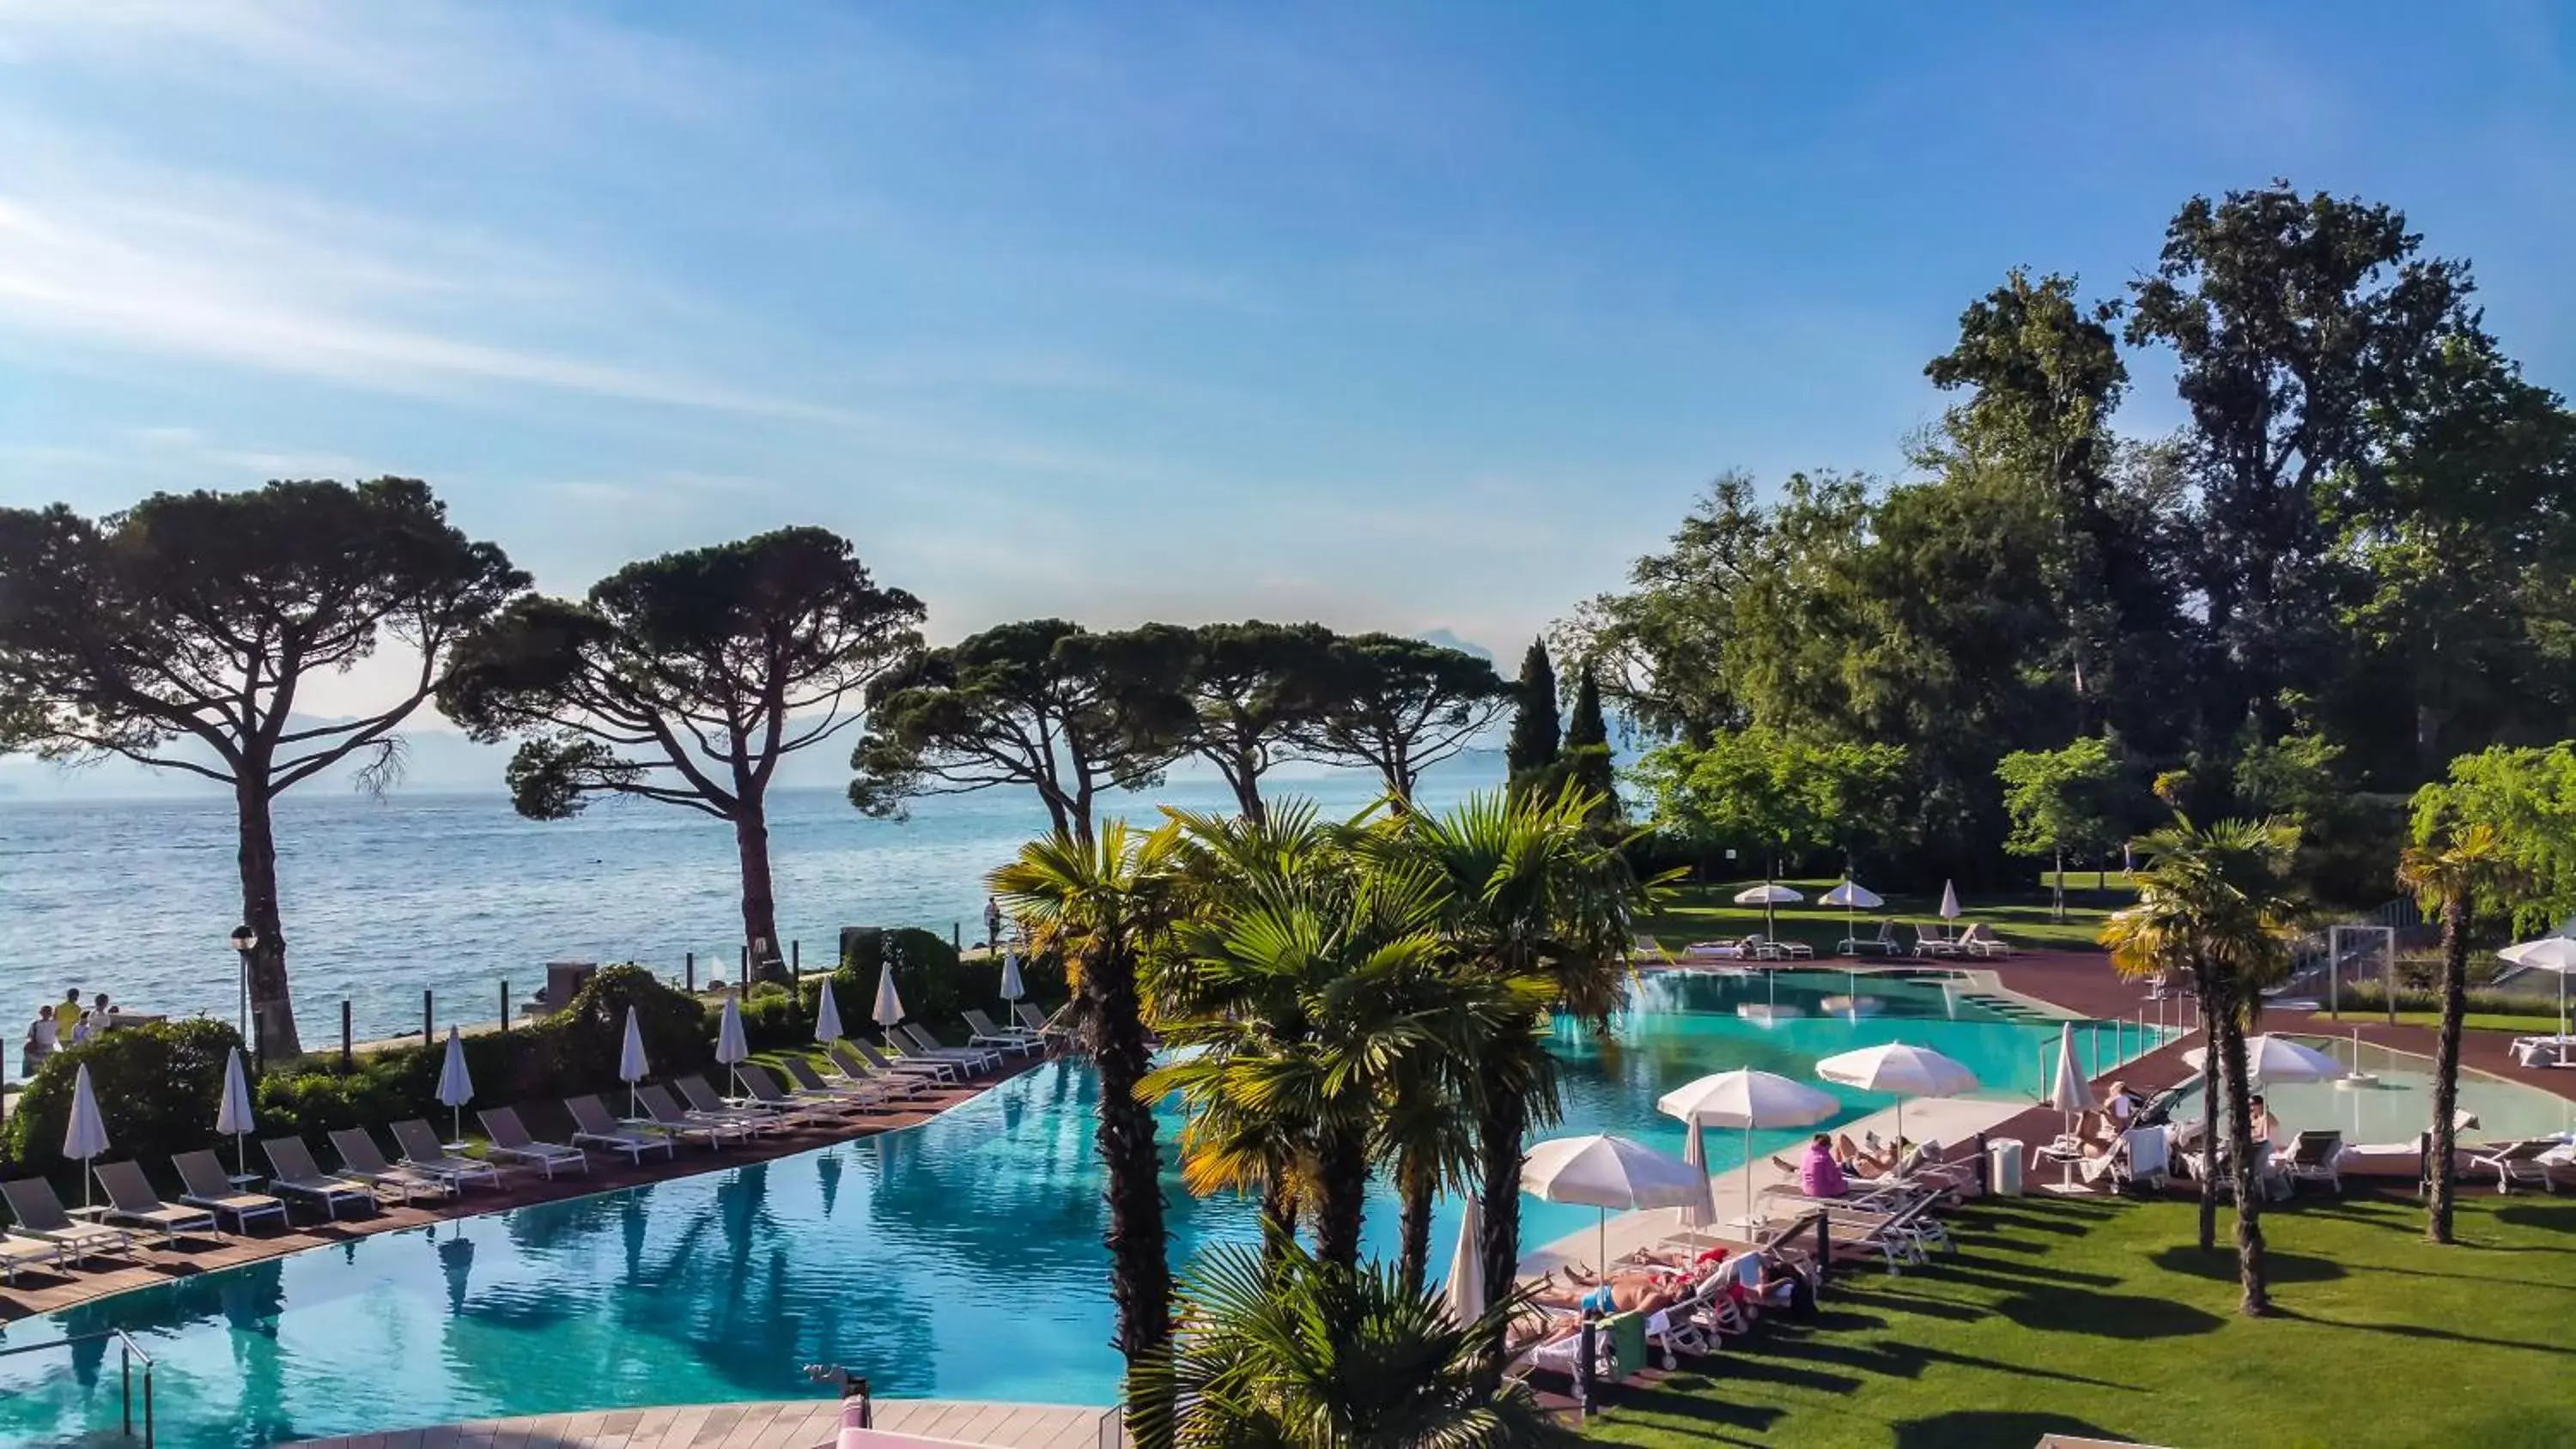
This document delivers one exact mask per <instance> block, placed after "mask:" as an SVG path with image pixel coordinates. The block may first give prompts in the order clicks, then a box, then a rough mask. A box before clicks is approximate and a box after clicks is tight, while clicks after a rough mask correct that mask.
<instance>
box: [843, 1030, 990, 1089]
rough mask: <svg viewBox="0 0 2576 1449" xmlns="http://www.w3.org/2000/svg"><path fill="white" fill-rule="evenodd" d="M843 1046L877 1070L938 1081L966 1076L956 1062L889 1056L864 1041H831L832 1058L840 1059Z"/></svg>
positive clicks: (955, 1080)
mask: <svg viewBox="0 0 2576 1449" xmlns="http://www.w3.org/2000/svg"><path fill="white" fill-rule="evenodd" d="M844 1048H846V1049H847V1050H849V1051H850V1052H853V1053H855V1054H856V1055H857V1056H858V1057H859V1059H860V1060H862V1061H864V1062H866V1063H867V1064H868V1066H869V1067H870V1068H871V1069H873V1070H875V1071H879V1072H898V1073H901V1074H903V1075H905V1076H909V1077H916V1078H926V1079H928V1080H932V1081H937V1082H940V1083H948V1082H960V1081H964V1080H965V1078H966V1069H965V1068H964V1067H963V1066H961V1065H959V1064H958V1063H956V1062H950V1061H932V1060H930V1059H929V1058H927V1057H912V1056H906V1057H890V1056H887V1055H886V1054H885V1053H883V1052H881V1051H878V1050H877V1049H876V1048H875V1047H872V1046H870V1045H868V1044H867V1043H866V1042H863V1041H856V1040H852V1041H844V1042H835V1043H833V1050H832V1056H833V1059H834V1060H836V1061H837V1060H839V1059H840V1056H841V1052H842V1050H843V1049H844Z"/></svg>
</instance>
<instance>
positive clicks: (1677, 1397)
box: [1603, 1374, 1789, 1444]
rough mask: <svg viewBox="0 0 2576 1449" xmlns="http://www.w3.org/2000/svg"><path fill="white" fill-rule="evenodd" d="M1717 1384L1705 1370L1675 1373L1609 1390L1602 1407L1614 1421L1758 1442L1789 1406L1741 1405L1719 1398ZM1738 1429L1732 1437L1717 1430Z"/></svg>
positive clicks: (1734, 1441)
mask: <svg viewBox="0 0 2576 1449" xmlns="http://www.w3.org/2000/svg"><path fill="white" fill-rule="evenodd" d="M1721 1393H1722V1388H1721V1386H1720V1385H1719V1384H1718V1383H1717V1382H1716V1381H1715V1380H1713V1379H1711V1378H1710V1377H1709V1376H1708V1375H1705V1374H1674V1375H1672V1376H1670V1377H1668V1378H1666V1379H1664V1380H1663V1381H1662V1382H1660V1383H1657V1384H1654V1385H1652V1386H1631V1387H1627V1388H1622V1389H1618V1390H1616V1391H1614V1392H1613V1393H1612V1394H1610V1395H1608V1396H1607V1397H1606V1399H1605V1402H1604V1404H1603V1407H1604V1408H1605V1409H1606V1410H1607V1411H1608V1413H1609V1416H1610V1417H1611V1419H1613V1420H1614V1421H1624V1422H1626V1423H1630V1424H1636V1425H1639V1426H1641V1427H1652V1428H1658V1429H1667V1430H1671V1431H1673V1432H1676V1433H1682V1434H1687V1435H1689V1436H1690V1437H1691V1438H1694V1439H1706V1440H1713V1441H1715V1442H1717V1443H1720V1444H1754V1443H1760V1442H1761V1441H1762V1437H1763V1436H1764V1435H1765V1434H1767V1433H1768V1432H1769V1431H1770V1428H1771V1426H1772V1425H1773V1424H1775V1423H1777V1422H1779V1420H1780V1419H1781V1417H1782V1416H1784V1415H1785V1414H1787V1413H1788V1412H1789V1411H1788V1410H1786V1409H1784V1408H1780V1407H1778V1406H1777V1405H1772V1404H1742V1403H1737V1402H1735V1401H1734V1400H1731V1399H1727V1398H1724V1397H1721V1396H1720V1395H1721ZM1727 1429H1738V1430H1742V1431H1744V1432H1745V1433H1746V1434H1748V1435H1751V1436H1752V1437H1750V1438H1737V1437H1734V1436H1732V1435H1729V1434H1726V1433H1724V1432H1721V1431H1723V1430H1727Z"/></svg>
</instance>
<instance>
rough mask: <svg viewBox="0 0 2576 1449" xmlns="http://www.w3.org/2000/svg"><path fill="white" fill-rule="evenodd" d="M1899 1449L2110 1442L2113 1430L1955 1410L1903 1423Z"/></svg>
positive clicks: (2071, 1420) (2057, 1419)
mask: <svg viewBox="0 0 2576 1449" xmlns="http://www.w3.org/2000/svg"><path fill="white" fill-rule="evenodd" d="M1889 1427H1891V1428H1893V1429H1894V1430H1895V1431H1896V1440H1895V1444H1896V1449H1994V1446H1997V1445H2005V1444H2009V1445H2023V1444H2036V1443H2038V1442H2039V1440H2040V1436H2041V1435H2044V1434H2071V1435H2073V1436H2075V1437H2077V1438H2083V1439H2108V1438H2111V1437H2113V1435H2112V1433H2111V1431H2110V1430H2108V1429H2105V1428H2103V1427H2101V1426H2100V1425H2098V1424H2093V1423H2088V1422H2087V1421H2085V1420H2083V1419H2079V1418H2076V1417H2075V1416H2074V1415H2072V1414H2041V1413H2025V1412H2021V1411H2018V1410H2012V1409H1955V1410H1952V1411H1951V1412H1949V1413H1947V1414H1935V1415H1933V1416H1931V1417H1930V1418H1925V1419H1899V1420H1897V1421H1896V1422H1895V1423H1894V1424H1892V1425H1890V1426H1889Z"/></svg>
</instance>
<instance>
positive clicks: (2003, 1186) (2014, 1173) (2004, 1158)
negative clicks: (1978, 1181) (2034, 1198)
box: [1986, 1137, 2030, 1197]
mask: <svg viewBox="0 0 2576 1449" xmlns="http://www.w3.org/2000/svg"><path fill="white" fill-rule="evenodd" d="M2029 1145H2030V1144H2029V1143H2026V1142H2020V1141H2016V1140H2014V1139H2013V1138H2010V1137H1991V1138H1988V1139H1987V1140H1986V1185H1987V1187H1988V1188H1990V1189H1991V1190H1992V1191H1993V1192H1994V1195H1995V1196H1997V1197H2019V1196H2021V1195H2022V1187H2021V1169H2022V1161H2021V1154H2022V1151H2023V1149H2025V1148H2027V1147H2028V1146H2029Z"/></svg>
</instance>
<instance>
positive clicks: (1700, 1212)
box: [1682, 1122, 1750, 1228]
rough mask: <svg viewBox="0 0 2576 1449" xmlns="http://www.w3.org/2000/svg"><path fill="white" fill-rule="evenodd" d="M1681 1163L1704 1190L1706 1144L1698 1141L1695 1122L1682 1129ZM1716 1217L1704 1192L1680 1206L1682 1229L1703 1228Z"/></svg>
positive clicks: (1698, 1136) (1706, 1169)
mask: <svg viewBox="0 0 2576 1449" xmlns="http://www.w3.org/2000/svg"><path fill="white" fill-rule="evenodd" d="M1682 1163H1683V1165H1684V1166H1686V1167H1688V1168H1690V1169H1691V1170H1692V1171H1693V1172H1696V1173H1698V1174H1699V1180H1700V1184H1701V1186H1702V1187H1703V1188H1705V1187H1706V1186H1707V1183H1708V1144H1707V1143H1706V1142H1703V1141H1701V1140H1700V1135H1699V1124H1698V1123H1696V1122H1694V1123H1691V1124H1690V1125H1689V1126H1687V1127H1684V1128H1683V1129H1682ZM1749 1180H1750V1179H1749V1178H1748V1181H1749ZM1716 1217H1717V1212H1716V1210H1715V1209H1714V1208H1712V1207H1710V1206H1709V1195H1708V1193H1707V1192H1705V1191H1702V1192H1701V1193H1700V1194H1699V1195H1698V1196H1696V1197H1694V1198H1692V1199H1691V1200H1690V1201H1689V1202H1686V1203H1683V1204H1682V1226H1683V1227H1686V1228H1704V1227H1707V1226H1708V1225H1709V1224H1710V1223H1711V1222H1713V1221H1715V1220H1716Z"/></svg>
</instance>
